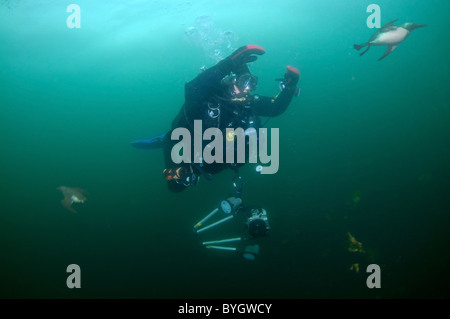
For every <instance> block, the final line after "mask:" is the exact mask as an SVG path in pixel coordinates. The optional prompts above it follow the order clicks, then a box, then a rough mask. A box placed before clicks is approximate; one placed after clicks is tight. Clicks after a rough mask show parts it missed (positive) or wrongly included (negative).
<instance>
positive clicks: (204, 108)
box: [136, 45, 300, 192]
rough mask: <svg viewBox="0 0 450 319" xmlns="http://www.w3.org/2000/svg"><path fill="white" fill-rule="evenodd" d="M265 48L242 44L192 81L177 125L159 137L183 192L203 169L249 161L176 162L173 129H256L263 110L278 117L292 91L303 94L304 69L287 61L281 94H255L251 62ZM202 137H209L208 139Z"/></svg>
mask: <svg viewBox="0 0 450 319" xmlns="http://www.w3.org/2000/svg"><path fill="white" fill-rule="evenodd" d="M264 53H265V50H264V49H263V48H261V47H259V46H256V45H246V46H242V47H240V48H239V49H237V50H236V51H234V52H233V53H232V54H231V55H230V56H228V57H227V58H225V59H223V60H221V61H219V62H218V63H217V64H216V65H215V66H213V67H211V68H209V69H205V70H204V71H203V72H202V73H200V74H199V75H198V76H197V77H196V78H194V79H193V80H192V81H190V82H188V83H186V85H185V102H184V104H183V105H182V107H181V109H180V111H179V113H178V115H177V116H176V117H175V119H174V120H173V122H172V128H171V129H170V130H169V132H168V133H166V134H165V135H161V136H160V137H158V143H160V144H162V147H163V149H164V158H165V165H166V169H164V171H163V174H164V177H165V179H166V180H167V184H168V187H169V189H170V190H171V191H173V192H181V191H183V190H184V189H186V188H187V187H189V186H190V185H195V184H196V183H197V182H198V179H199V177H200V175H203V176H205V178H207V179H211V177H212V175H214V174H217V173H218V172H220V171H222V170H224V169H226V168H231V169H235V170H236V169H237V167H239V166H242V165H243V163H241V164H234V163H233V164H230V163H226V162H225V161H223V163H216V162H214V163H206V162H201V163H195V162H194V161H192V163H185V162H181V163H180V164H176V163H174V162H173V160H172V149H173V147H174V145H175V144H177V143H178V142H179V141H178V140H172V139H171V135H172V132H173V130H175V129H177V128H186V129H187V130H188V131H189V132H190V135H191V139H192V141H193V140H194V135H195V134H203V133H204V131H205V130H206V129H208V128H217V129H219V130H220V131H221V132H222V133H223V134H224V136H225V132H226V129H227V128H233V129H236V128H242V129H243V130H246V129H248V128H254V129H255V132H256V131H257V130H258V129H259V128H260V127H261V120H260V118H259V117H260V116H264V117H274V116H278V115H280V114H282V113H283V112H284V111H285V110H286V109H287V107H288V106H289V104H290V102H291V100H292V97H293V96H294V95H298V92H299V88H298V87H297V83H298V81H299V78H300V72H299V71H298V69H296V68H294V67H292V66H287V68H286V71H285V74H284V78H282V79H277V80H278V81H280V89H281V92H280V93H279V94H278V95H276V96H275V97H266V96H261V95H256V94H255V95H252V94H251V92H253V91H254V90H255V89H256V86H257V83H258V78H257V77H256V76H255V75H253V74H251V72H250V70H249V68H248V66H247V63H250V62H254V61H256V60H257V56H258V55H263V54H264ZM194 120H201V121H202V122H201V123H202V128H201V132H195V130H194ZM202 143H205V142H204V141H203V140H202ZM193 144H194V143H191V145H193ZM247 144H248V143H247ZM136 146H138V145H136ZM203 146H204V145H203ZM203 146H202V150H203ZM247 147H248V145H247ZM192 149H193V147H192ZM191 154H193V153H191ZM246 154H247V155H248V152H246Z"/></svg>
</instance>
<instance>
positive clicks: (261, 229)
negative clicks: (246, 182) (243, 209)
mask: <svg viewBox="0 0 450 319" xmlns="http://www.w3.org/2000/svg"><path fill="white" fill-rule="evenodd" d="M246 225H247V228H248V232H249V234H250V236H251V237H263V236H267V235H268V234H269V230H270V225H269V220H268V218H267V212H266V210H265V209H264V208H256V209H252V210H251V211H250V217H249V218H248V219H247V222H246Z"/></svg>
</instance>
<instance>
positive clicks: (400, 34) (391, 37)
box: [372, 28, 409, 45]
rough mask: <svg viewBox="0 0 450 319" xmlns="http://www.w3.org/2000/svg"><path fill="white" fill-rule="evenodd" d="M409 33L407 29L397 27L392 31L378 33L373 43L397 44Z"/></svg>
mask: <svg viewBox="0 0 450 319" xmlns="http://www.w3.org/2000/svg"><path fill="white" fill-rule="evenodd" d="M408 35H409V31H408V30H406V29H403V28H398V29H396V30H393V31H389V32H386V33H382V34H380V35H379V36H378V37H377V39H376V40H375V41H373V43H372V44H373V45H395V44H399V43H400V42H402V41H403V40H405V39H406V37H407V36H408Z"/></svg>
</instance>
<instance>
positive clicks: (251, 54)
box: [230, 45, 266, 68]
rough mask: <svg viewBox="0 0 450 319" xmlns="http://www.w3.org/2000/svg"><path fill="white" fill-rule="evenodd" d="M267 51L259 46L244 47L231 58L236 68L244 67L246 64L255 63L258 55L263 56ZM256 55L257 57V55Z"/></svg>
mask: <svg viewBox="0 0 450 319" xmlns="http://www.w3.org/2000/svg"><path fill="white" fill-rule="evenodd" d="M264 53H266V51H265V50H264V49H263V48H261V47H260V46H257V45H244V46H242V47H240V48H239V49H237V50H236V51H234V52H233V53H232V54H231V55H230V58H231V60H232V61H233V63H234V66H235V67H236V68H239V67H242V66H243V65H244V64H246V63H250V62H254V61H256V59H257V58H258V57H257V56H256V55H263V54H264ZM255 54H256V55H255Z"/></svg>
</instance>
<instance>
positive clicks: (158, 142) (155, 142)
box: [131, 134, 166, 150]
mask: <svg viewBox="0 0 450 319" xmlns="http://www.w3.org/2000/svg"><path fill="white" fill-rule="evenodd" d="M165 135H166V134H162V135H159V136H156V137H154V138H149V139H141V140H136V141H133V142H131V145H133V146H134V147H136V148H144V149H149V150H150V149H154V148H162V147H163V141H164V136H165Z"/></svg>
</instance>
